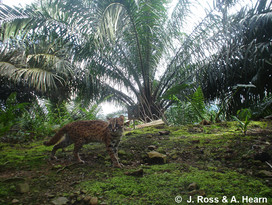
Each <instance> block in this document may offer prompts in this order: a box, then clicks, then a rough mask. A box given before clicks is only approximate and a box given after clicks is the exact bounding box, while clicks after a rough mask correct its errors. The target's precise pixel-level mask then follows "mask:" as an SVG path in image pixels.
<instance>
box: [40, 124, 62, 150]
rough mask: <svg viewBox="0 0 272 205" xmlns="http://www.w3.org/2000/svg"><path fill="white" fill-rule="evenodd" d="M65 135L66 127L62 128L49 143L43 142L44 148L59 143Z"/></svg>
mask: <svg viewBox="0 0 272 205" xmlns="http://www.w3.org/2000/svg"><path fill="white" fill-rule="evenodd" d="M65 133H66V126H64V127H62V128H61V129H60V130H59V131H58V132H57V133H56V134H55V135H54V136H53V137H52V138H51V139H50V140H49V141H45V142H44V143H43V144H44V145H45V146H50V145H54V144H56V143H57V142H59V141H60V139H61V138H62V136H63V135H64V134H65Z"/></svg>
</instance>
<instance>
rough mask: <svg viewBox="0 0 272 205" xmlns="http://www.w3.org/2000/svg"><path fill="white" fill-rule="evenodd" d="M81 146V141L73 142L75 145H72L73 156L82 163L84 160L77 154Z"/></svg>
mask: <svg viewBox="0 0 272 205" xmlns="http://www.w3.org/2000/svg"><path fill="white" fill-rule="evenodd" d="M81 147H82V144H81V143H75V146H74V157H75V160H76V161H78V162H79V163H82V164H84V163H85V162H84V161H83V160H81V159H80V157H79V154H78V152H79V150H80V149H81Z"/></svg>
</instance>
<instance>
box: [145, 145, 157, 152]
mask: <svg viewBox="0 0 272 205" xmlns="http://www.w3.org/2000/svg"><path fill="white" fill-rule="evenodd" d="M147 148H148V150H150V151H153V150H155V149H156V146H155V145H149V146H148V147H147Z"/></svg>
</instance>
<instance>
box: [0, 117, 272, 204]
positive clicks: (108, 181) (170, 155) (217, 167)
mask: <svg viewBox="0 0 272 205" xmlns="http://www.w3.org/2000/svg"><path fill="white" fill-rule="evenodd" d="M162 130H168V131H170V134H169V135H160V134H159V131H162ZM150 145H153V148H154V147H155V151H158V152H160V153H163V154H165V155H166V156H167V163H166V164H160V165H149V164H147V163H146V162H147V161H146V158H147V152H148V146H150ZM271 145H272V124H271V122H252V123H251V124H250V127H249V131H248V135H247V136H243V135H241V131H240V130H237V127H236V126H235V122H227V123H219V124H213V125H209V126H202V125H189V126H181V127H167V126H157V127H147V128H144V129H140V130H132V131H126V133H125V136H124V138H123V141H122V144H121V145H120V148H119V157H120V159H121V162H122V163H123V164H124V165H125V167H124V168H123V169H116V168H112V167H110V164H111V163H110V158H109V157H108V155H107V153H106V150H105V148H104V145H103V144H90V145H85V146H84V147H83V149H82V151H81V158H82V159H83V160H85V162H86V163H85V164H77V163H74V162H73V160H72V149H73V147H72V146H71V147H69V148H68V149H67V150H66V151H65V152H62V151H59V152H58V153H57V156H58V158H59V160H58V161H50V160H49V154H50V150H51V149H52V147H45V146H43V145H42V141H35V142H31V143H28V144H7V143H1V144H0V204H11V203H12V200H14V199H17V200H18V201H19V202H17V203H18V204H28V205H30V204H50V203H51V201H52V199H53V198H55V197H58V196H64V197H67V198H68V199H69V198H71V197H72V196H73V195H74V194H75V193H80V194H81V195H82V196H81V197H84V195H90V196H94V197H97V198H98V203H99V204H167V205H168V204H177V203H176V202H175V197H176V196H182V197H183V202H182V203H181V204H187V203H186V202H185V201H186V200H187V199H190V198H189V196H193V199H194V200H195V204H196V202H197V201H196V200H197V197H198V196H202V195H204V196H205V197H207V200H208V198H209V199H210V198H213V199H214V198H216V197H218V199H219V202H218V203H213V202H211V201H209V200H208V201H207V203H203V204H228V203H223V202H222V199H223V196H227V199H231V197H233V196H235V197H236V199H237V201H238V200H240V202H239V203H236V204H242V203H241V198H242V196H249V197H262V198H267V200H268V201H267V202H268V203H267V204H272V177H271V176H270V177H269V176H267V175H263V174H262V173H263V172H264V171H266V173H268V174H269V173H271V172H272V168H271V167H269V165H268V164H267V163H266V162H265V161H266V160H268V162H269V163H270V164H272V162H271V158H270V159H269V158H268V159H263V158H262V156H260V157H259V158H258V153H266V154H268V155H269V156H270V157H271V155H272V153H271V152H272V147H271ZM138 169H142V170H143V175H141V176H131V175H129V174H128V173H133V172H134V171H136V170H138ZM22 182H26V183H27V184H29V187H30V190H29V192H27V193H18V191H17V190H16V186H17V185H18V184H19V183H22ZM192 183H196V187H195V188H194V189H190V186H189V185H190V184H192ZM77 196H78V194H77ZM78 197H79V196H78ZM69 203H70V204H72V203H73V204H82V203H83V202H82V200H70V202H69ZM229 204H230V201H229ZM233 204H235V203H233ZM248 204H249V203H248ZM255 204H256V203H255Z"/></svg>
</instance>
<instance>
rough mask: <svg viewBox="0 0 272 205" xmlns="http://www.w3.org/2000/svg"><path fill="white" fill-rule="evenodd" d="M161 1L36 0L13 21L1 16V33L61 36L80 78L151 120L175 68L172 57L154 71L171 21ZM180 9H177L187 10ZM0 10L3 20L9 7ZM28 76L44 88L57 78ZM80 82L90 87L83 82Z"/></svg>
mask: <svg viewBox="0 0 272 205" xmlns="http://www.w3.org/2000/svg"><path fill="white" fill-rule="evenodd" d="M186 4H188V1H186V0H184V1H182V0H180V4H179V5H186ZM166 5H167V1H165V0H159V1H134V0H125V1H123V0H115V1H112V0H106V1H66V2H63V1H58V0H55V1H41V2H40V3H39V4H36V5H32V6H31V7H28V8H27V9H26V10H24V11H20V12H21V14H22V15H21V16H19V17H17V16H16V17H15V18H14V19H12V21H10V20H9V21H4V24H3V25H4V26H3V27H2V28H3V29H2V36H3V39H4V38H7V37H9V36H10V34H11V33H12V32H13V35H14V34H20V36H21V37H22V38H23V39H26V40H27V41H29V39H30V40H31V42H34V43H33V45H36V42H37V41H38V42H41V41H46V36H50V35H52V33H53V34H56V35H57V36H58V38H57V39H65V40H66V42H65V43H66V44H67V43H68V44H69V43H72V44H73V46H71V47H70V48H69V49H67V53H68V54H69V55H70V57H71V58H72V59H73V60H74V61H73V63H74V65H81V66H84V74H86V75H85V76H84V77H82V79H81V82H82V81H84V80H85V81H89V82H91V83H93V84H94V83H95V84H96V86H97V87H99V91H100V93H101V94H103V95H109V94H113V95H112V96H113V99H115V100H118V101H120V102H123V103H124V104H126V105H128V106H132V105H138V106H139V111H140V117H141V118H142V119H144V120H152V119H157V118H160V117H161V116H162V115H163V111H164V108H165V106H166V104H167V103H166V104H164V103H165V101H162V98H161V97H162V96H163V94H164V92H165V91H166V90H167V89H168V88H169V87H171V85H173V84H174V82H175V80H177V79H178V78H177V76H178V73H179V72H178V70H179V69H178V68H177V65H175V63H174V61H175V59H174V60H172V62H171V64H170V65H169V66H168V67H167V68H166V69H165V70H167V71H166V72H165V74H164V75H162V78H158V76H156V73H157V71H158V70H159V69H161V68H160V63H161V61H162V59H163V57H164V56H166V55H167V52H168V51H169V49H168V48H169V46H170V44H169V43H170V35H171V33H170V32H169V31H170V30H171V29H170V27H171V21H170V20H169V18H168V15H167V9H166ZM184 8H186V7H184ZM181 11H182V12H183V13H182V15H185V14H186V12H188V10H186V9H183V10H181ZM16 12H17V11H16ZM2 13H4V14H5V15H3V16H4V18H3V20H5V18H6V17H7V16H9V15H8V12H6V13H5V12H2ZM6 19H8V18H6ZM18 22H19V23H18ZM41 37H42V38H41ZM66 44H64V45H66ZM94 48H95V49H94ZM45 63H47V62H45ZM49 67H51V66H49ZM79 67H80V66H79ZM173 67H175V68H177V69H174V68H173ZM5 68H6V67H5V66H2V71H4V73H6V74H7V73H8V72H7V71H6V70H5ZM9 70H12V69H11V67H9ZM53 70H56V69H55V68H54V69H53ZM78 71H79V72H80V68H78ZM81 73H82V72H81ZM174 73H175V74H174ZM47 76H48V77H49V75H47ZM29 77H30V75H29ZM156 77H157V78H156ZM53 78H54V77H52V78H51V79H53ZM83 78H84V80H83ZM25 79H28V78H25ZM32 79H35V80H36V81H37V82H36V84H35V85H43V86H44V88H46V86H52V85H53V87H54V82H56V81H61V78H58V77H56V76H55V78H54V79H53V81H45V82H51V84H49V85H48V83H46V84H41V83H38V82H39V78H37V77H33V78H32ZM32 83H33V85H34V83H35V82H32ZM80 87H81V88H83V90H84V91H86V92H91V91H90V90H89V91H88V90H86V88H87V87H88V86H85V85H84V84H83V85H81V86H80ZM92 87H94V86H92ZM78 90H80V89H78ZM81 90H82V89H81ZM124 90H125V91H124ZM81 94H82V92H81ZM86 95H87V94H86Z"/></svg>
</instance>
